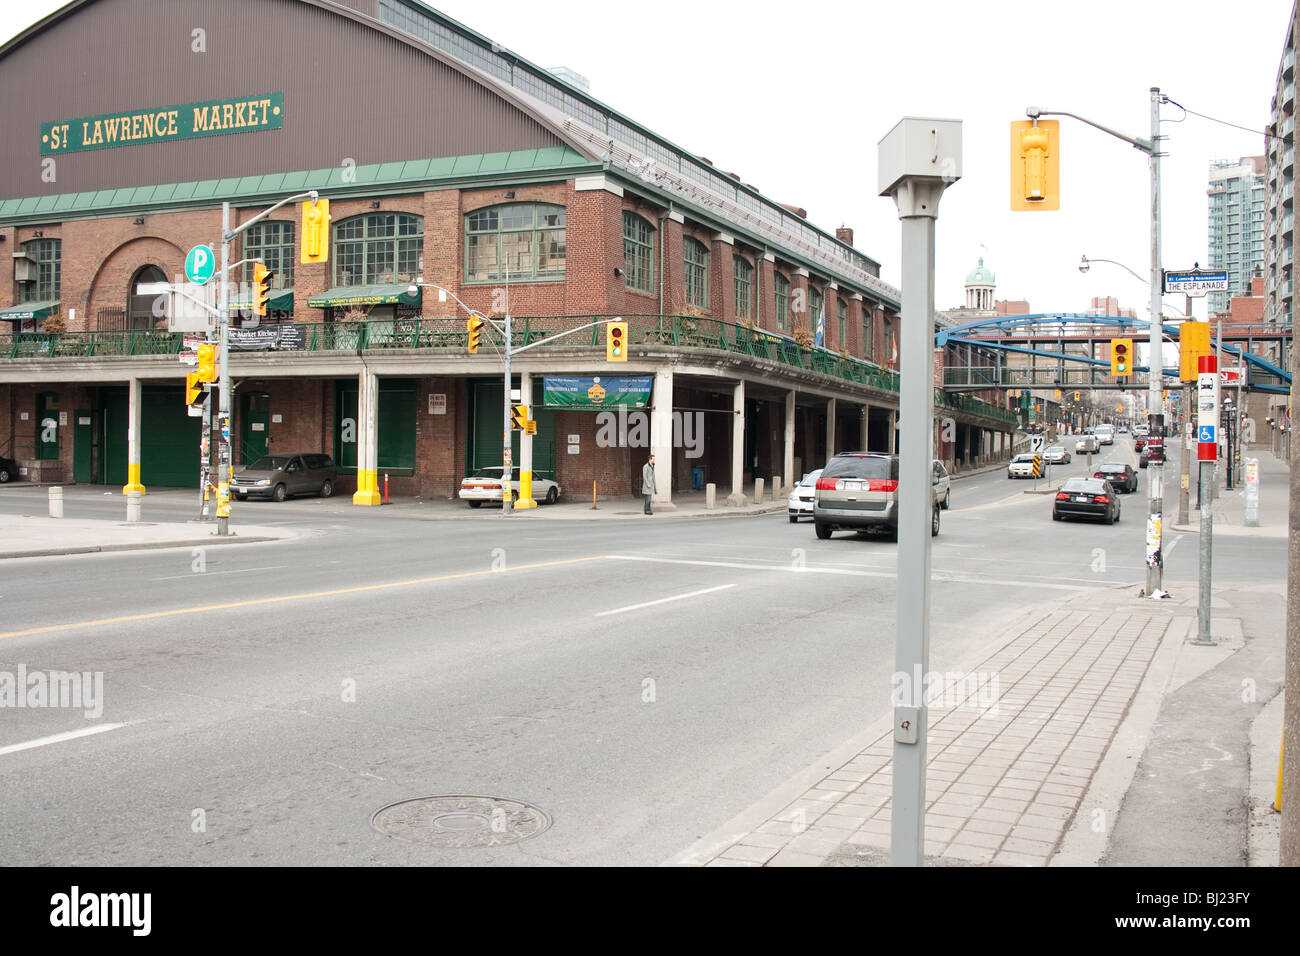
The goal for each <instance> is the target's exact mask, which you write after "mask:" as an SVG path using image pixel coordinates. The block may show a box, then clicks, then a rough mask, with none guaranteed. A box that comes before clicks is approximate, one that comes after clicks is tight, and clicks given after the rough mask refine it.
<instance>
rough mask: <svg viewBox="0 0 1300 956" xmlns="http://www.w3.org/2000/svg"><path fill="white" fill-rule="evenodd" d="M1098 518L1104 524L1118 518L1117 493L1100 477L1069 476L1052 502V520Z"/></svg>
mask: <svg viewBox="0 0 1300 956" xmlns="http://www.w3.org/2000/svg"><path fill="white" fill-rule="evenodd" d="M1066 518H1099V519H1101V520H1102V521H1103V522H1105V523H1106V524H1114V523H1115V522H1116V521H1118V520H1119V495H1117V494H1116V493H1115V489H1114V488H1113V487H1111V484H1110V482H1108V481H1104V480H1102V479H1101V478H1070V479H1068V480H1067V481H1066V482H1065V484H1063V485H1061V490H1060V491H1058V492H1057V493H1056V500H1054V501H1053V502H1052V520H1053V521H1062V520H1064V519H1066Z"/></svg>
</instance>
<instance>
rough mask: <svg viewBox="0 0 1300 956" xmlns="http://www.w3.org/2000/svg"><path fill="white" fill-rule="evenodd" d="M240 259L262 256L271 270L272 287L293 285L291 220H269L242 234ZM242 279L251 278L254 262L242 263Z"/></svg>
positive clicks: (290, 287)
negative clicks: (242, 243) (242, 241)
mask: <svg viewBox="0 0 1300 956" xmlns="http://www.w3.org/2000/svg"><path fill="white" fill-rule="evenodd" d="M243 258H245V259H261V260H262V264H263V265H265V266H266V267H267V268H268V269H270V270H271V271H272V272H273V273H275V274H274V275H273V276H271V288H273V289H292V288H293V261H294V254H293V223H291V222H281V221H279V220H274V219H273V220H270V221H268V222H260V223H258V224H257V225H256V226H250V227H249V228H248V231H247V232H245V233H244V249H243ZM244 281H245V282H252V281H253V263H251V262H245V263H244Z"/></svg>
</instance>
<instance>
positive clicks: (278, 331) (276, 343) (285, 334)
mask: <svg viewBox="0 0 1300 956" xmlns="http://www.w3.org/2000/svg"><path fill="white" fill-rule="evenodd" d="M227 335H229V336H230V339H229V342H230V351H232V352H261V351H264V350H265V349H274V350H276V351H278V352H284V351H300V350H302V349H305V348H306V347H307V329H306V327H305V326H301V325H292V324H287V325H260V326H258V327H257V328H254V329H229V330H227Z"/></svg>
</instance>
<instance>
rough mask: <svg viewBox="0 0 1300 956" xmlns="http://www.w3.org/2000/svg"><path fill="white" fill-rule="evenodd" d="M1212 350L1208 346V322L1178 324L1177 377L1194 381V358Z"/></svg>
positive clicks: (1195, 367) (1196, 371) (1185, 380)
mask: <svg viewBox="0 0 1300 956" xmlns="http://www.w3.org/2000/svg"><path fill="white" fill-rule="evenodd" d="M1213 351H1214V349H1213V348H1211V347H1210V323H1209V322H1184V323H1183V324H1182V325H1180V326H1178V378H1179V380H1180V381H1183V382H1194V381H1196V376H1197V373H1198V369H1197V366H1196V360H1197V358H1198V357H1200V356H1202V355H1209V354H1210V353H1212V352H1213Z"/></svg>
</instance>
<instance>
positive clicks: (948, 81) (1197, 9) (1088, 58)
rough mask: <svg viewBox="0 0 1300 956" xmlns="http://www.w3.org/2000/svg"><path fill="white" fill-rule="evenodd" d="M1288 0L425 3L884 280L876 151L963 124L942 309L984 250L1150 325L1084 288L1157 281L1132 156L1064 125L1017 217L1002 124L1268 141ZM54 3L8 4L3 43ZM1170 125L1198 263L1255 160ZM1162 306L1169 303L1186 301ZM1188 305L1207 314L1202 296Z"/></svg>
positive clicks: (1178, 195)
mask: <svg viewBox="0 0 1300 956" xmlns="http://www.w3.org/2000/svg"><path fill="white" fill-rule="evenodd" d="M1292 2H1293V0H1236V2H1234V3H1231V4H1226V3H1223V2H1221V0H1218V2H1203V0H1181V2H1170V0H1163V2H1152V0H1127V2H1117V0H1092V2H1089V3H1070V4H1063V3H1038V4H1028V3H1024V2H1023V0H1017V2H1003V0H987V2H984V3H978V4H977V3H970V2H955V0H926V2H924V3H903V2H898V0H894V2H890V3H881V2H878V0H859V2H845V0H838V2H837V0H802V2H801V3H799V4H797V5H794V6H792V5H790V4H788V3H783V4H779V5H778V4H774V3H764V2H758V3H751V4H746V5H744V6H740V5H735V4H730V3H701V2H699V0H694V2H685V0H657V2H656V3H654V4H652V5H651V4H644V5H643V4H621V5H620V4H610V3H608V2H606V0H557V2H554V3H548V4H539V3H537V2H536V0H494V2H493V3H491V4H485V3H482V2H480V0H440V2H435V3H433V4H432V6H434V7H435V8H436V9H438V10H441V11H442V12H443V13H445V14H447V15H448V16H451V17H452V18H454V19H456V20H458V21H460V22H461V23H463V24H465V25H466V26H468V27H471V28H473V29H474V30H477V31H478V32H479V33H482V34H484V35H486V36H488V37H490V38H491V39H493V40H495V41H496V42H497V43H499V44H500V45H502V46H504V47H506V48H508V49H510V50H513V51H514V52H516V53H518V54H519V55H520V56H522V57H524V58H525V59H528V60H531V61H532V62H534V63H536V64H538V65H540V66H543V67H556V66H567V67H570V68H572V69H574V70H576V71H577V72H579V73H581V74H583V75H584V76H586V77H587V78H588V80H589V81H590V83H591V90H590V92H591V94H592V95H593V96H595V97H596V98H597V99H599V100H601V101H602V102H603V103H605V104H606V105H608V106H610V107H613V108H614V109H616V110H618V111H620V112H622V113H624V114H626V115H628V116H630V117H631V118H632V119H634V120H636V121H637V122H638V123H641V124H643V125H645V126H648V127H649V128H650V129H652V130H654V131H655V132H656V133H658V134H660V135H662V136H664V137H666V138H667V139H668V140H669V141H671V142H673V143H675V144H677V145H678V146H680V147H682V148H684V149H687V150H689V151H691V152H694V153H696V154H697V155H702V156H707V157H709V158H710V159H712V160H713V161H714V163H716V164H717V166H718V167H720V168H722V169H725V170H733V171H735V172H737V173H739V174H740V176H741V177H742V179H743V181H745V182H747V183H751V184H753V185H755V186H757V187H758V188H759V189H760V191H762V192H763V194H764V195H766V196H767V197H768V198H770V199H773V200H776V201H778V202H784V203H790V204H793V205H797V206H801V207H803V208H805V209H807V210H808V218H809V220H810V221H811V222H812V223H814V224H815V225H817V226H819V227H821V228H823V229H825V230H827V231H829V232H833V231H834V229H835V228H836V227H837V226H840V225H849V226H852V227H853V229H854V231H855V239H854V245H855V246H857V248H858V249H860V250H861V251H862V252H864V253H865V254H867V255H868V256H871V257H872V258H873V259H875V260H877V261H878V262H880V263H881V277H882V278H883V279H885V281H887V282H890V283H891V284H893V285H895V286H897V285H899V284H900V282H901V276H900V261H899V260H900V255H901V241H900V228H899V222H898V218H897V211H896V209H895V207H894V204H893V202H892V200H890V199H888V198H882V197H879V196H878V195H877V188H876V155H877V144H878V142H879V140H880V139H881V137H883V136H884V135H885V134H886V133H887V132H888V131H889V130H890V129H891V128H892V127H893V126H894V124H895V123H896V122H897V121H898V120H899V119H901V118H902V117H904V116H931V117H941V118H947V119H959V120H961V121H962V123H963V156H962V172H963V175H962V179H961V180H960V181H959V182H957V183H955V184H953V185H952V186H951V187H949V189H948V190H947V191H946V192H945V194H944V198H943V200H942V202H941V205H940V208H939V219H938V224H937V241H936V244H937V254H936V270H935V276H936V279H935V290H936V292H935V296H936V305H937V306H938V307H939V308H941V309H944V308H953V307H957V306H960V305H962V304H963V303H964V298H965V292H964V281H965V277H966V274H967V273H968V272H969V271H970V270H971V269H972V268H973V267H974V266H975V264H976V262H977V261H978V259H979V258H980V257H981V256H983V257H984V260H985V263H986V265H987V266H988V267H989V268H990V269H992V270H993V271H994V272H995V273H996V276H997V291H996V296H997V298H999V299H1027V300H1029V303H1030V305H1031V306H1032V307H1033V309H1034V310H1035V311H1065V312H1072V311H1083V310H1085V309H1086V308H1087V307H1088V305H1089V300H1090V299H1091V298H1092V297H1093V296H1104V295H1113V296H1116V297H1118V298H1119V300H1120V302H1121V304H1122V305H1124V306H1126V307H1132V308H1135V309H1137V311H1138V314H1139V315H1144V314H1145V312H1146V305H1147V303H1148V300H1149V292H1148V287H1147V285H1146V284H1145V282H1142V281H1139V280H1138V279H1135V278H1134V277H1133V276H1131V275H1129V273H1128V272H1126V271H1125V270H1124V269H1122V268H1119V267H1117V266H1111V265H1107V264H1105V263H1098V264H1095V265H1094V266H1093V268H1092V269H1091V270H1090V272H1089V273H1088V274H1087V275H1083V274H1081V273H1080V272H1079V270H1078V263H1079V258H1080V256H1081V255H1084V254H1086V255H1087V256H1088V257H1089V258H1092V259H1113V260H1116V261H1118V262H1121V263H1123V264H1124V265H1126V266H1128V267H1130V268H1131V269H1133V270H1134V271H1135V272H1137V273H1139V274H1141V275H1143V276H1144V277H1145V276H1146V275H1148V274H1149V271H1150V237H1149V222H1150V215H1149V190H1150V174H1149V169H1148V164H1147V158H1146V155H1145V154H1144V153H1141V152H1139V151H1138V150H1136V149H1134V148H1133V147H1132V146H1130V145H1128V144H1126V143H1124V142H1122V141H1120V140H1118V139H1115V138H1113V137H1110V136H1108V135H1106V134H1105V133H1102V132H1100V131H1097V130H1095V129H1092V128H1091V127H1088V126H1085V125H1084V124H1082V123H1079V122H1077V121H1075V120H1072V119H1068V118H1061V195H1062V198H1061V208H1060V210H1059V211H1058V212H1041V211H1035V212H1011V211H1010V208H1009V205H1010V204H1009V164H1010V156H1009V137H1010V134H1009V125H1010V123H1011V121H1013V120H1019V119H1024V118H1025V108H1026V107H1028V106H1031V105H1033V106H1038V107H1040V108H1042V109H1044V110H1058V111H1067V112H1071V113H1076V114H1078V115H1081V116H1085V117H1087V118H1089V119H1091V120H1094V121H1096V122H1098V123H1101V124H1102V125H1105V126H1108V127H1111V128H1112V129H1116V130H1118V131H1120V132H1122V133H1125V134H1127V135H1129V136H1133V137H1141V138H1147V137H1148V136H1149V135H1150V94H1149V89H1150V88H1151V87H1152V86H1158V87H1160V89H1161V90H1162V91H1163V92H1164V93H1165V94H1167V95H1168V96H1169V97H1170V98H1172V99H1173V100H1176V101H1177V102H1179V103H1181V104H1182V105H1183V106H1185V107H1186V108H1187V109H1189V110H1193V111H1195V112H1197V113H1203V114H1207V115H1209V116H1212V117H1215V118H1218V119H1222V120H1225V121H1227V122H1230V123H1235V124H1238V125H1240V126H1244V127H1248V128H1249V129H1251V130H1257V131H1262V130H1263V129H1264V127H1265V126H1266V125H1267V123H1268V121H1269V101H1270V99H1271V97H1272V94H1273V91H1274V88H1275V84H1276V79H1277V71H1278V65H1279V62H1280V60H1281V56H1282V50H1283V46H1284V44H1285V39H1286V25H1287V22H1288V20H1289V17H1290V12H1291V7H1292ZM61 5H62V4H61V3H59V2H55V0H27V2H25V3H22V4H18V3H15V2H12V0H6V2H4V3H3V4H0V37H3V38H5V39H7V38H9V37H10V36H12V35H13V34H15V33H17V32H19V31H20V30H22V29H24V28H25V27H26V26H28V25H29V24H30V23H32V22H35V21H36V20H37V19H39V18H40V17H41V16H44V15H45V14H46V13H47V12H49V11H52V10H54V9H57V8H58V7H59V6H61ZM52 81H57V76H56V77H54V78H53V79H52ZM221 93H222V91H214V93H213V95H214V96H217V95H220V94H221ZM125 105H132V104H125ZM1162 116H1163V118H1164V119H1165V120H1166V121H1167V122H1165V124H1164V129H1163V132H1164V133H1165V134H1166V135H1167V136H1168V140H1167V142H1166V146H1165V148H1166V150H1167V152H1168V156H1167V157H1166V158H1165V159H1164V160H1163V161H1162V179H1163V215H1164V228H1163V231H1162V241H1163V246H1164V255H1163V262H1164V267H1165V268H1166V269H1183V268H1191V267H1192V266H1193V264H1194V263H1197V262H1199V263H1201V264H1202V265H1203V266H1204V265H1206V264H1207V263H1208V256H1207V253H1206V210H1207V199H1206V194H1205V190H1206V182H1207V174H1208V169H1209V164H1210V162H1211V161H1212V160H1216V159H1236V158H1238V157H1241V156H1248V155H1260V154H1262V153H1264V151H1265V149H1264V137H1263V135H1262V133H1250V132H1245V131H1242V130H1237V129H1232V128H1230V127H1228V126H1223V125H1220V124H1218V123H1213V122H1210V121H1208V120H1204V119H1200V118H1198V117H1196V116H1191V115H1187V116H1184V114H1183V113H1182V111H1180V110H1179V109H1177V108H1175V107H1174V106H1172V105H1167V106H1165V107H1163V110H1162ZM1171 120H1182V122H1168V121H1171ZM1166 303H1167V305H1168V307H1169V308H1170V309H1171V310H1172V311H1180V310H1181V309H1182V306H1183V300H1182V297H1181V296H1171V297H1169V298H1167V299H1166ZM1194 312H1195V313H1196V315H1197V317H1198V318H1205V300H1204V299H1201V300H1199V302H1198V304H1197V305H1196V306H1195V308H1194Z"/></svg>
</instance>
